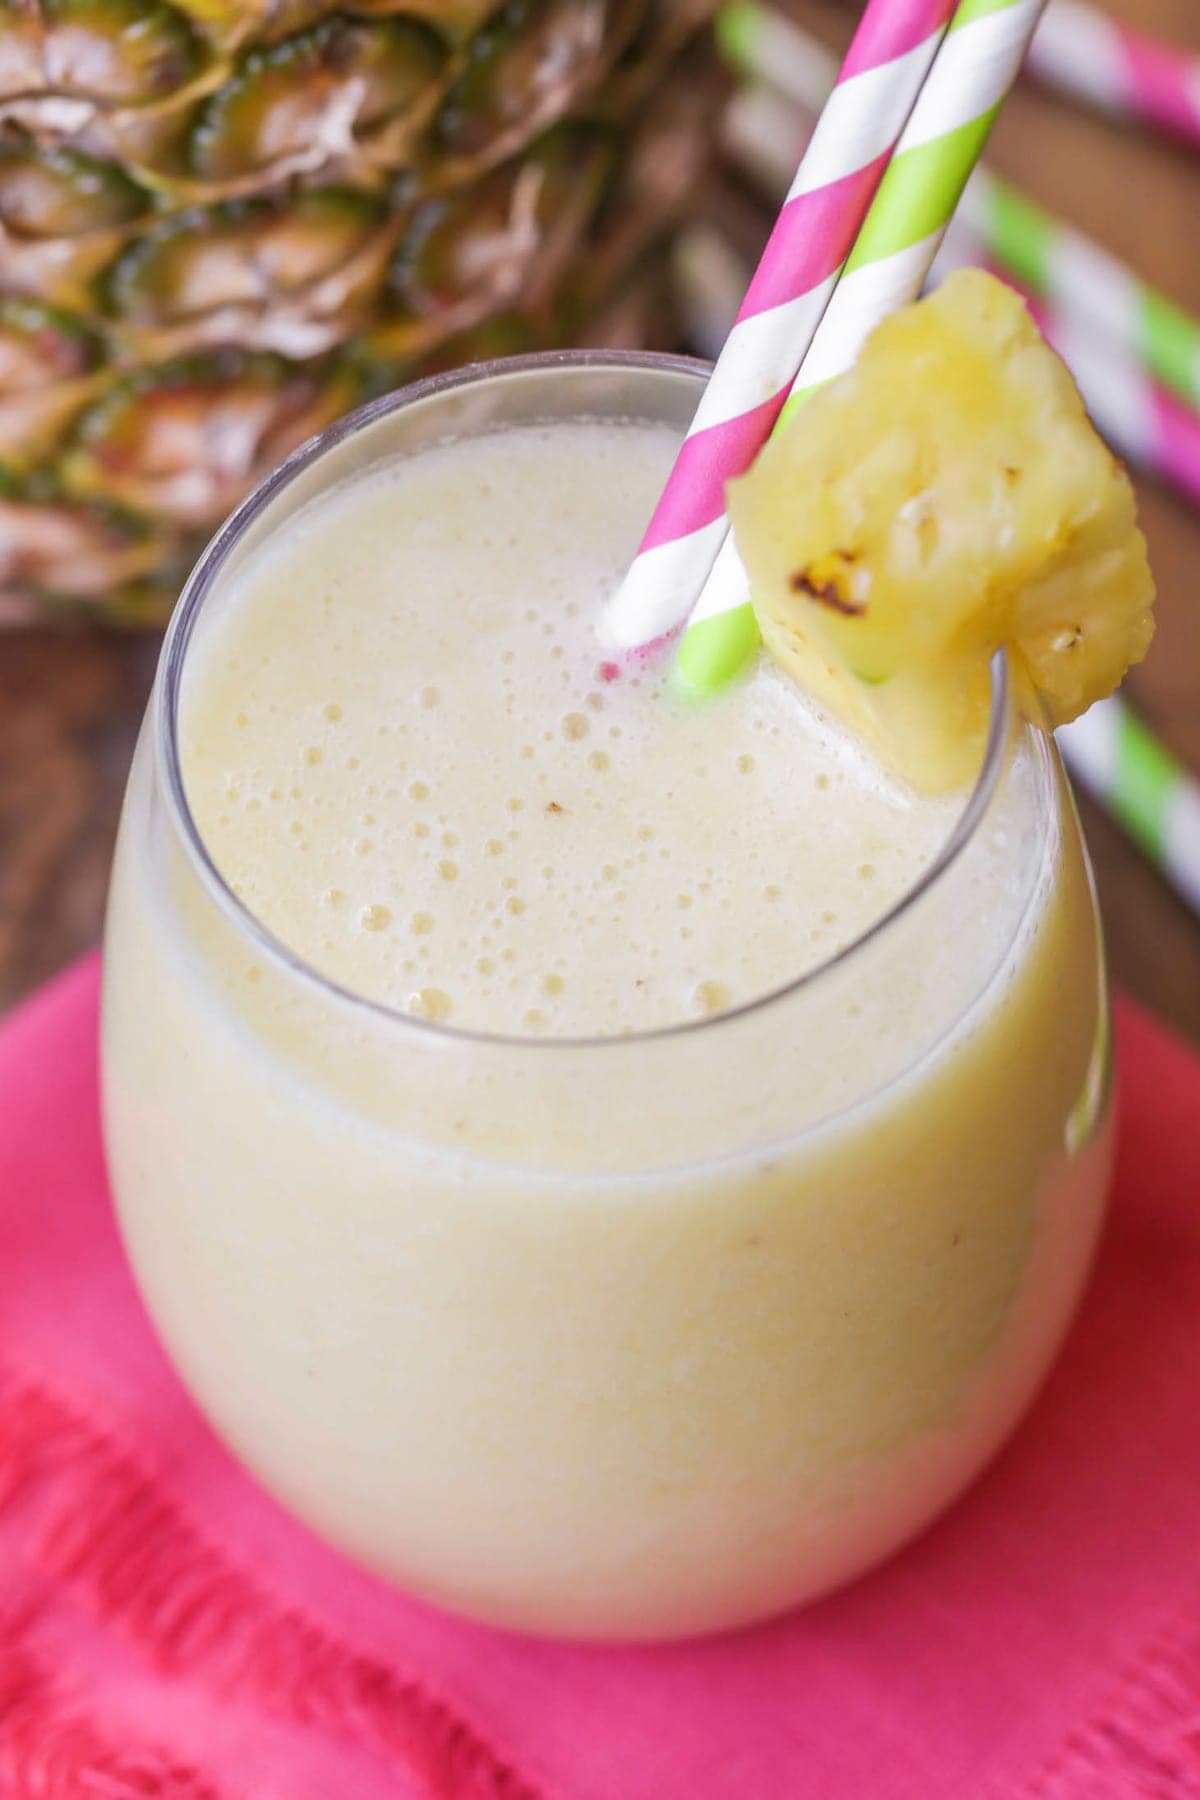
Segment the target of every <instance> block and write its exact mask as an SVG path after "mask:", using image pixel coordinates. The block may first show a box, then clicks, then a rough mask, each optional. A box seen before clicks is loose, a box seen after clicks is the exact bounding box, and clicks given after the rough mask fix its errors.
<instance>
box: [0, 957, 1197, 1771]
mask: <svg viewBox="0 0 1200 1800" xmlns="http://www.w3.org/2000/svg"><path fill="white" fill-rule="evenodd" d="M96 987H97V976H96V965H95V962H94V961H88V962H86V963H84V964H82V965H80V966H79V967H77V968H75V969H74V970H72V971H70V972H69V973H68V974H67V975H66V976H64V977H63V978H62V979H60V980H59V981H58V982H57V983H55V984H54V985H53V986H51V987H50V988H48V989H46V990H45V991H44V992H43V993H42V994H40V995H39V996H38V997H37V998H35V999H34V1000H33V1001H32V1002H31V1003H30V1004H29V1005H28V1006H26V1007H25V1008H24V1009H23V1010H21V1011H20V1012H18V1013H17V1014H15V1015H14V1016H12V1017H11V1019H10V1020H9V1021H8V1022H7V1023H6V1025H5V1026H4V1028H3V1030H0V1271H2V1280H0V1796H3V1800H33V1797H34V1796H36V1797H37V1800H60V1797H67V1796H70V1797H74V1796H88V1797H90V1800H126V1797H128V1800H133V1797H134V1796H137V1797H138V1800H146V1797H148V1796H155V1797H157V1800H377V1797H378V1800H382V1797H383V1796H388V1797H389V1800H410V1797H411V1800H418V1797H419V1800H430V1797H436V1800H500V1797H503V1800H518V1797H520V1800H685V1797H686V1800H776V1797H780V1800H842V1797H845V1796H853V1797H855V1800H861V1797H864V1796H865V1797H867V1800H976V1797H978V1800H988V1797H995V1800H1014V1797H1018V1796H1019V1797H1021V1800H1034V1797H1035V1796H1036V1797H1037V1800H1067V1797H1070V1800H1133V1797H1135V1796H1141V1795H1147V1796H1163V1797H1171V1800H1173V1797H1175V1796H1190V1795H1200V1429H1198V1426H1200V1139H1198V1136H1197V1132H1196V1121H1197V1117H1198V1116H1200V1063H1198V1062H1197V1061H1196V1060H1194V1059H1193V1057H1192V1056H1191V1054H1190V1053H1189V1052H1188V1051H1186V1050H1185V1049H1184V1048H1183V1047H1181V1046H1180V1045H1179V1044H1178V1043H1175V1042H1173V1041H1172V1040H1171V1039H1169V1038H1168V1037H1167V1036H1166V1035H1165V1034H1164V1033H1163V1032H1162V1031H1161V1030H1159V1029H1158V1028H1157V1027H1156V1026H1154V1025H1153V1024H1151V1023H1150V1022H1149V1021H1148V1020H1147V1019H1146V1018H1144V1017H1143V1016H1142V1015H1140V1014H1138V1013H1136V1012H1134V1011H1133V1010H1132V1009H1130V1008H1128V1007H1126V1008H1125V1009H1124V1010H1123V1012H1122V1015H1121V1019H1120V1041H1121V1050H1122V1053H1123V1065H1124V1066H1123V1106H1122V1117H1121V1150H1120V1172H1119V1177H1118V1184H1117V1195H1116V1202H1115V1206H1114V1212H1113V1217H1112V1221H1111V1224H1110V1226H1109V1229H1108V1232H1107V1235H1106V1238H1105V1241H1104V1245H1103V1250H1102V1252H1101V1256H1100V1262H1099V1267H1098V1269H1097V1272H1096V1277H1095V1280H1094V1281H1093V1283H1092V1287H1091V1290H1090V1293H1089V1295H1088V1299H1087V1302H1086V1304H1085V1307H1084V1310H1083V1313H1082V1316H1081V1317H1080V1320H1079V1322H1078V1325H1077V1326H1076V1328H1075V1330H1074V1332H1073V1334H1072V1336H1071V1339H1070V1341H1069V1343H1068V1345H1067V1348H1066V1351H1065V1353H1064V1355H1063V1357H1062V1359H1061V1361H1060V1363H1059V1365H1058V1367H1057V1369H1056V1371H1055V1373H1054V1375H1053V1376H1052V1378H1051V1380H1050V1383H1049V1386H1048V1387H1047V1389H1046V1392H1045V1393H1044V1395H1043V1396H1042V1398H1041V1400H1040V1401H1039V1403H1038V1405H1037V1406H1036V1407H1035V1409H1034V1411H1033V1413H1032V1415H1031V1416H1030V1418H1029V1420H1028V1422H1027V1423H1026V1424H1025V1426H1024V1427H1023V1429H1022V1430H1021V1431H1020V1433H1019V1434H1018V1436H1017V1438H1016V1440H1015V1441H1014V1443H1013V1444H1012V1446H1011V1447H1010V1449H1009V1450H1008V1451H1006V1452H1005V1454H1004V1455H1003V1456H1002V1457H1001V1458H1000V1460H999V1461H998V1462H997V1464H996V1465H995V1466H994V1468H993V1469H992V1470H991V1471H990V1472H989V1473H988V1474H987V1475H986V1476H985V1477H984V1479H983V1480H982V1481H981V1482H980V1483H979V1484H978V1485H977V1487H976V1488H975V1489H974V1490H973V1491H972V1492H971V1494H970V1495H969V1496H968V1497H967V1498H966V1499H965V1500H964V1501H963V1502H961V1503H960V1504H959V1505H958V1506H957V1507H955V1508H954V1510H953V1511H952V1512H951V1513H950V1514H949V1515H948V1516H947V1517H946V1518H945V1519H944V1520H943V1521H942V1522H941V1523H940V1524H939V1525H937V1526H936V1528H935V1529H934V1530H932V1531H931V1532H929V1533H928V1534H927V1535H926V1536H925V1537H924V1538H923V1539H922V1540H921V1541H920V1542H919V1543H917V1544H916V1545H914V1546H913V1547H912V1548H911V1549H910V1550H908V1551H907V1552H905V1553H904V1554H903V1555H901V1556H900V1557H898V1558H896V1559H895V1560H894V1561H893V1562H892V1563H891V1564H889V1565H888V1567H886V1568H885V1569H883V1570H881V1571H879V1572H878V1573H876V1574H875V1575H873V1576H871V1577H870V1578H869V1579H867V1580H865V1581H862V1582H860V1583H859V1584H858V1586H856V1587H855V1588H853V1589H851V1590H850V1591H848V1592H846V1593H844V1594H842V1595H840V1596H838V1597H836V1598H834V1599H832V1600H829V1601H827V1602H824V1603H823V1604H821V1605H819V1606H816V1607H814V1608H812V1609H811V1610H809V1611H808V1612H805V1613H802V1614H799V1615H796V1616H794V1617H791V1618H789V1619H787V1620H785V1621H783V1622H781V1623H779V1624H776V1625H773V1626H770V1627H767V1628H764V1629H760V1630H755V1631H751V1632H744V1633H742V1634H740V1635H738V1636H734V1637H728V1638H724V1639H713V1640H709V1641H706V1642H702V1643H696V1644H692V1645H687V1646H684V1647H681V1648H671V1649H658V1650H641V1651H631V1650H620V1651H605V1650H598V1649H571V1648H566V1647H563V1646H558V1645H550V1644H542V1643H535V1642H526V1641H523V1640H520V1639H517V1638H514V1637H508V1636H505V1635H502V1634H500V1633H496V1632H491V1631H485V1630H480V1629H476V1628H474V1627H472V1626H469V1625H464V1624H461V1623H458V1622H456V1621H454V1620H451V1619H448V1618H444V1617H442V1616H440V1615H438V1614H437V1613H435V1612H433V1611H431V1610H430V1609H428V1608H426V1607H423V1606H421V1605H418V1604H416V1603H415V1602H413V1601H410V1600H408V1599H406V1598H404V1596H402V1595H401V1594H399V1593H396V1592H395V1591H393V1590H391V1589H389V1588H387V1587H386V1586H384V1585H383V1584H381V1583H379V1582H377V1581H375V1580H373V1579H371V1578H370V1577H369V1576H367V1575H364V1574H362V1573H361V1572H360V1571H358V1570H357V1569H355V1568H353V1567H351V1566H350V1565H349V1564H348V1563H346V1562H345V1561H343V1560H342V1559H341V1558H340V1557H338V1556H337V1555H335V1554H334V1552H333V1551H331V1550H328V1549H326V1548H324V1547H323V1546H322V1545H321V1544H319V1543H318V1542H316V1541H315V1539H313V1538H312V1537H311V1536H310V1535H309V1534H308V1533H307V1532H306V1531H304V1530H303V1529H302V1528H301V1527H300V1526H299V1525H296V1524H294V1523H293V1522H292V1521H291V1520H290V1519H289V1518H288V1517H286V1515H285V1514H284V1513H282V1512H281V1511H280V1510H279V1509H278V1508H277V1507H276V1506H275V1505H274V1504H273V1503H272V1502H271V1501H270V1500H269V1499H267V1498H266V1497H265V1496H264V1495H263V1494H262V1493H261V1492H260V1490H259V1489H258V1488H257V1487H256V1486H255V1484H254V1483H253V1482H252V1481H251V1480H250V1478H249V1477H248V1476H246V1475H245V1474H244V1473H243V1472H242V1471H241V1470H240V1469H239V1468H238V1466H237V1465H236V1464H235V1463H234V1462H233V1461H232V1460H231V1458H230V1457H229V1456H228V1455H227V1454H226V1452H225V1451H224V1450H223V1449H222V1448H221V1446H220V1444H219V1443H218V1442H217V1441H216V1439H215V1438H214V1437H213V1436H212V1434H211V1432H210V1431H209V1430H208V1428H207V1426H206V1425H205V1424H204V1422H203V1420H202V1419H201V1418H200V1416H199V1415H198V1413H197V1412H196V1411H195V1409H194V1407H193V1406H192V1405H191V1403H190V1402H189V1400H188V1398H187V1396H186V1395H185V1394H184V1392H183V1389H182V1388H181V1387H180V1385H179V1383H178V1382H177V1381H176V1379H175V1377H174V1375H173V1374H172V1372H171V1370H170V1368H169V1367H168V1365H167V1363H166V1361H165V1360H164V1358H163V1355H162V1353H161V1352H160V1350H159V1348H158V1345H157V1344H156V1342H155V1340H154V1338H153V1336H152V1335H151V1332H150V1329H149V1326H148V1324H147V1322H146V1319H145V1317H144V1315H143V1313H142V1311H141V1308H140V1306H139V1303H138V1301H137V1299H136V1297H135V1294H134V1290H133V1287H132V1285H131V1282H130V1278H129V1275H128V1273H127V1272H126V1269H125V1265H124V1263H123V1261H122V1257H121V1252H120V1249H119V1246H118V1242H117V1238H116V1235H115V1233H114V1229H113V1222H112V1217H111V1213H110V1208H109V1201H108V1196H107V1192H106V1189H105V1181H104V1170H103V1164H102V1161H101V1153H100V1142H99V1136H98V1130H97V1119H96V1069H95V1024H96Z"/></svg>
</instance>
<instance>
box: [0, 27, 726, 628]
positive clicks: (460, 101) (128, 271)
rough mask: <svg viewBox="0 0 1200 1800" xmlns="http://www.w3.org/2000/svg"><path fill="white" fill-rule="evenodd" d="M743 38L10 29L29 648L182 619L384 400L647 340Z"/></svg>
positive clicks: (1, 485)
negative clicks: (277, 498)
mask: <svg viewBox="0 0 1200 1800" xmlns="http://www.w3.org/2000/svg"><path fill="white" fill-rule="evenodd" d="M710 10H711V6H710V3H709V0H658V3H657V4H656V3H654V0H506V3H504V4H501V5H497V4H496V3H495V0H354V3H353V4H350V5H337V4H334V3H332V0H0V619H4V618H13V617H22V616H27V615H28V614H30V613H31V612H36V611H37V610H38V609H39V608H41V607H43V606H46V605H50V606H57V607H59V608H62V607H64V606H74V607H78V606H83V607H85V608H87V609H89V610H91V611H93V612H98V613H100V614H102V615H103V616H105V617H108V618H113V619H123V620H140V619H156V618H159V617H161V616H162V614H163V612H164V611H165V610H166V609H167V608H168V607H169V605H170V602H171V599H172V598H173V595H174V593H175V591H176V590H177V587H178V583H179V580H180V579H181V577H182V575H183V573H184V572H185V571H186V568H187V566H188V563H189V561H190V559H191V558H192V557H193V556H194V554H195V551H196V548H197V547H198V545H199V543H200V542H202V541H203V539H204V537H205V536H206V535H207V534H208V532H209V531H210V530H211V529H212V527H213V526H214V525H215V524H216V523H217V521H218V520H219V519H220V518H221V517H222V515H223V514H224V513H225V512H226V511H228V509H229V508H230V506H231V505H233V504H234V502H235V501H236V500H237V499H239V498H240V496H241V495H242V494H243V493H244V492H245V491H246V490H247V489H248V488H249V487H250V486H252V485H253V483H254V482H255V481H256V480H258V479H259V478H260V477H261V476H262V475H263V474H264V473H265V472H266V471H267V470H268V469H270V468H271V467H272V466H273V465H274V464H275V463H277V462H278V461H279V459H280V458H281V457H282V456H284V455H286V454H287V452H288V451H289V450H291V449H292V448H293V447H294V446H295V445H296V444H298V443H300V442H301V441H302V440H303V439H304V438H305V437H307V436H308V435H309V434H310V433H311V432H313V431H315V430H317V429H319V428H320V427H321V426H323V425H325V424H327V423H329V422H330V421H331V420H332V419H333V418H335V417H336V416H337V415H338V414H339V413H341V412H344V411H345V410H346V409H347V408H348V407H350V406H352V405H354V404H356V403H357V402H358V401H359V400H361V399H363V398H365V397H367V396H369V395H370V394H371V393H374V392H379V391H382V390H383V389H384V388H387V387H390V386H394V385H396V384H397V383H398V382H400V381H403V380H407V379H410V378H411V377H412V376H413V375H414V374H417V373H419V372H421V371H422V370H423V369H426V368H429V367H436V366H441V365H444V364H450V363H452V362H455V361H462V360H466V359H467V358H469V357H472V356H476V355H486V354H493V353H497V352H499V351H503V350H508V349H516V348H528V347H538V346H540V345H544V344H551V343H555V342H561V341H564V340H566V339H568V338H579V337H581V336H587V335H591V336H595V335H597V334H598V333H602V332H603V331H604V330H605V327H604V326H602V325H601V324H599V323H598V322H597V321H598V320H600V319H601V318H602V317H603V315H604V314H605V312H606V311H608V312H609V313H610V314H614V313H615V315H616V316H613V317H610V320H609V323H608V326H607V330H608V332H609V334H610V335H611V333H613V332H616V333H624V334H625V335H627V336H630V335H632V336H636V335H637V334H638V333H639V332H640V330H641V329H642V328H643V321H642V320H641V318H640V317H637V316H634V317H633V318H630V317H629V315H628V306H629V302H630V295H631V294H633V293H637V292H638V291H640V290H639V288H638V283H637V279H636V274H637V270H638V269H639V268H645V269H646V270H647V272H648V271H649V270H650V268H651V267H652V258H651V255H650V252H651V250H652V247H653V245H654V243H655V241H656V240H657V239H658V238H659V237H660V235H661V233H662V232H663V231H664V229H666V227H667V226H668V225H669V223H670V221H671V219H672V217H674V216H676V215H677V214H678V212H679V210H680V209H681V207H682V205H683V203H684V201H685V200H686V197H687V195H688V192H689V190H690V189H691V187H692V186H693V185H694V182H695V180H696V176H697V174H698V171H699V168H700V166H701V162H702V159H703V155H704V150H705V142H706V136H707V133H706V129H705V121H706V116H707V114H708V111H709V108H708V106H707V104H706V98H705V84H704V81H703V80H697V79H694V78H693V76H694V74H703V73H704V69H703V67H702V65H703V64H704V48H703V45H702V44H699V43H698V42H697V41H696V40H697V35H698V33H699V32H700V30H701V27H702V25H703V23H704V20H705V17H706V15H707V14H708V12H709V11H710ZM648 279H649V277H648ZM644 285H645V284H644ZM647 291H652V289H650V288H649V287H648V286H647Z"/></svg>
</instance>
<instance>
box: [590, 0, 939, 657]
mask: <svg viewBox="0 0 1200 1800" xmlns="http://www.w3.org/2000/svg"><path fill="white" fill-rule="evenodd" d="M950 9H951V0H868V5H867V8H866V11H865V12H864V14H863V17H862V20H861V22H860V24H859V27H858V30H857V31H856V32H855V35H854V41H853V43H852V44H851V46H850V49H849V51H848V52H847V54H846V60H845V62H844V63H843V64H842V67H841V71H840V73H839V75H838V79H837V82H836V84H835V86H834V89H833V92H832V93H831V94H830V96H829V100H828V102H827V104H826V106H825V110H824V112H823V113H822V115H821V117H820V119H819V120H818V122H817V126H816V129H815V131H814V132H813V136H812V140H811V142H810V144H809V146H808V149H807V151H806V152H805V154H804V157H803V160H802V162H801V164H800V167H799V169H798V170H797V172H796V175H795V178H794V180H793V182H792V185H791V189H790V191H789V193H788V197H787V200H786V201H785V203H784V206H783V209H782V211H781V212H780V215H779V218H778V220H777V221H776V224H775V228H774V230H773V231H772V233H771V236H770V238H769V239H768V242H767V247H766V249H765V250H764V252H763V255H762V260H761V262H760V263H759V265H758V268H757V270H756V271H755V273H754V276H753V279H752V280H751V283H750V287H749V290H748V291H747V294H746V297H745V299H744V300H743V302H742V306H741V308H740V310H739V313H738V316H737V319H736V320H735V322H734V325H733V329H732V330H731V332H730V334H729V339H728V341H727V343H726V345H725V347H724V349H723V351H722V352H721V355H720V357H719V359H718V361H717V366H716V368H715V369H714V370H713V374H712V378H711V379H710V381H709V383H708V386H707V388H706V389H705V391H704V395H703V397H702V399H701V401H700V405H699V408H698V410H697V412H696V416H695V418H694V419H693V420H692V424H691V427H690V429H689V431H688V434H687V437H686V438H685V439H684V443H683V447H682V449H681V451H680V453H679V458H678V460H677V462H676V464H675V467H674V468H673V470H672V471H671V474H670V476H669V477H668V480H667V485H666V488H665V489H664V491H663V494H662V497H661V499H660V500H659V503H658V505H657V507H656V508H655V512H654V516H653V518H652V519H651V521H650V524H649V527H648V528H647V531H646V534H645V537H644V538H643V540H642V544H641V548H640V549H639V551H638V555H637V557H636V559H635V561H634V563H633V566H632V568H631V569H630V571H629V574H628V575H627V576H626V578H625V580H624V582H623V583H622V585H621V587H620V588H619V589H618V591H617V593H616V595H615V596H614V598H613V600H612V602H611V603H610V605H609V608H608V610H607V615H606V625H607V629H608V633H609V636H610V638H611V640H612V641H613V643H615V644H616V645H618V646H619V647H621V648H623V649H633V648H635V647H639V646H644V645H646V644H649V643H652V642H653V641H654V640H655V639H656V638H658V637H661V636H662V635H663V634H664V633H665V632H669V631H672V630H674V629H675V627H676V626H678V625H679V624H681V623H682V621H683V619H684V618H685V617H686V615H687V612H688V609H689V607H690V606H691V604H692V602H693V600H694V599H695V597H696V595H697V594H698V593H699V591H700V588H701V586H702V584H703V582H704V578H705V576H706V575H707V573H708V571H709V569H710V568H711V567H712V563H713V559H714V557H715V556H716V554H717V551H718V549H719V548H720V545H721V542H722V540H723V538H724V536H725V534H726V530H727V526H726V521H725V484H726V482H727V481H729V480H730V479H731V478H732V477H733V476H735V475H740V474H741V473H742V472H743V471H744V470H745V469H746V468H748V467H749V465H750V463H751V462H752V461H753V459H754V457H755V455H756V454H757V452H758V450H759V449H760V448H761V446H762V444H763V443H764V441H765V440H766V438H767V437H768V435H769V434H770V431H771V428H772V426H773V425H774V423H775V420H776V419H777V417H778V415H779V412H780V409H781V407H782V406H783V403H784V401H785V400H786V398H787V394H788V389H789V387H790V384H791V381H792V377H793V376H794V375H795V373H796V370H797V369H798V367H799V366H800V359H801V357H802V356H803V354H804V351H805V349H806V348H807V346H808V344H809V343H810V341H811V339H812V335H813V332H814V331H815V329H816V327H817V325H818V323H819V321H820V319H821V316H822V314H823V313H824V311H825V308H826V306H827V305H828V302H829V297H830V295H831V294H832V292H833V290H834V286H835V283H836V282H837V279H838V275H839V273H840V270H841V267H842V264H843V262H844V261H845V259H846V256H847V254H848V253H849V251H850V249H851V246H852V245H853V243H854V240H855V237H856V235H857V233H858V230H859V227H860V225H861V224H862V221H863V218H864V216H865V215H866V213H867V209H868V207H869V206H870V203H871V201H872V198H873V197H874V195H875V191H876V189H877V187H878V186H879V184H880V181H881V179H882V178H883V174H884V170H885V169H886V167H887V165H888V158H889V156H890V154H891V151H892V148H893V145H894V144H895V142H896V140H897V138H898V136H899V135H900V132H901V130H902V128H903V126H904V124H905V121H906V120H907V118H908V116H909V113H910V112H911V110H912V108H913V103H914V101H915V99H916V96H917V94H918V93H919V91H920V88H921V83H922V81H923V80H924V77H925V74H926V71H927V70H928V68H929V66H930V63H931V61H932V59H933V55H934V52H935V51H936V49H937V47H938V44H939V42H940V41H941V38H942V34H943V32H944V30H945V25H946V20H947V18H948V17H949V14H950Z"/></svg>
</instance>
